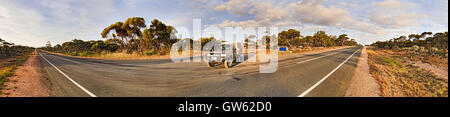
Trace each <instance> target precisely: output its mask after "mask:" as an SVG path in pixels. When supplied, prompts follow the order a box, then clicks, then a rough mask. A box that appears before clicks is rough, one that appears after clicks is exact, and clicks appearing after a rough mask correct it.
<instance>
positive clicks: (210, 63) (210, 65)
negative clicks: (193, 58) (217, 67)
mask: <svg viewBox="0 0 450 117" xmlns="http://www.w3.org/2000/svg"><path fill="white" fill-rule="evenodd" d="M206 65H207V66H208V67H214V63H212V62H206Z"/></svg>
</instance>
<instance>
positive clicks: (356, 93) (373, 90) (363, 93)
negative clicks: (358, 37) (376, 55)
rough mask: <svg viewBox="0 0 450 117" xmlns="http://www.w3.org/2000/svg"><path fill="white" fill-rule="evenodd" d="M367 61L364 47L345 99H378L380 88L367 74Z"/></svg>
mask: <svg viewBox="0 0 450 117" xmlns="http://www.w3.org/2000/svg"><path fill="white" fill-rule="evenodd" d="M367 60H368V54H367V51H366V47H364V48H363V49H362V52H361V56H360V58H359V61H358V65H357V68H356V69H355V73H354V75H353V78H352V81H350V82H351V84H350V87H349V88H348V89H347V92H346V94H345V97H380V96H379V91H380V90H379V89H380V86H379V85H378V84H377V82H376V80H375V79H374V78H373V77H372V76H371V75H370V74H369V73H370V72H369V64H368V62H367Z"/></svg>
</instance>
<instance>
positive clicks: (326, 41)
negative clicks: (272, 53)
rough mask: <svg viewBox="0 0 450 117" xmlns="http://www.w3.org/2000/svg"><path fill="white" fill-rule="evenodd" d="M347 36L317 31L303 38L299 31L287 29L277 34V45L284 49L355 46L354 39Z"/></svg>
mask: <svg viewBox="0 0 450 117" xmlns="http://www.w3.org/2000/svg"><path fill="white" fill-rule="evenodd" d="M349 39H350V38H349V37H348V36H347V34H342V35H339V37H337V36H334V35H328V34H326V32H325V31H318V32H316V33H315V34H314V35H312V36H306V37H303V36H302V35H301V34H300V31H297V30H294V29H289V30H287V31H282V32H280V33H279V34H278V45H280V46H285V47H290V48H294V47H303V48H308V47H331V46H357V45H358V43H357V42H356V40H355V39H351V40H349Z"/></svg>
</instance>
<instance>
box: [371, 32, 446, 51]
mask: <svg viewBox="0 0 450 117" xmlns="http://www.w3.org/2000/svg"><path fill="white" fill-rule="evenodd" d="M432 34H433V33H431V32H423V33H422V34H420V35H419V34H411V35H409V36H408V37H406V36H400V37H398V38H393V39H390V40H388V41H377V42H375V43H373V44H372V46H376V47H378V48H390V49H395V48H397V47H398V48H404V47H412V46H419V47H425V48H426V49H429V48H433V47H434V48H437V49H439V50H448V32H444V33H436V34H434V35H432ZM431 35H432V36H431ZM415 49H417V47H415Z"/></svg>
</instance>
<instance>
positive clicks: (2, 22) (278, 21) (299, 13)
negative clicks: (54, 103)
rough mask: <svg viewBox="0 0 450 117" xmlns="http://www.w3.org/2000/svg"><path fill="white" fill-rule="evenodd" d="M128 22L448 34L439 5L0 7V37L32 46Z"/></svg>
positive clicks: (314, 1) (211, 2) (266, 0)
mask: <svg viewBox="0 0 450 117" xmlns="http://www.w3.org/2000/svg"><path fill="white" fill-rule="evenodd" d="M129 17H143V18H145V19H146V21H147V24H149V22H150V21H151V20H152V19H159V20H162V21H163V22H164V23H166V24H169V25H172V26H175V27H177V26H178V27H181V26H183V27H186V28H188V29H192V20H193V19H194V18H198V19H201V20H202V25H203V27H204V28H206V27H207V26H218V27H227V26H242V27H257V26H267V27H269V26H277V27H280V28H281V29H283V28H286V29H287V28H294V29H297V30H300V31H301V33H302V35H311V34H313V33H314V32H316V31H317V30H325V31H327V32H328V33H329V34H332V35H338V34H342V33H346V34H349V35H350V37H351V38H356V39H357V41H358V42H360V43H363V44H370V43H372V42H375V41H377V40H387V39H390V38H393V37H398V36H400V35H407V34H411V33H421V32H424V31H431V32H444V31H448V1H447V0H0V38H2V39H4V40H7V41H8V42H13V43H15V44H20V45H27V46H34V47H40V46H44V45H45V43H46V42H47V41H51V42H52V44H60V43H62V42H66V41H70V40H72V39H74V38H78V39H82V40H99V39H102V38H101V36H100V33H101V31H102V30H103V29H104V28H105V27H107V26H109V25H110V24H112V23H115V22H117V21H124V20H126V19H127V18H129Z"/></svg>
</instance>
